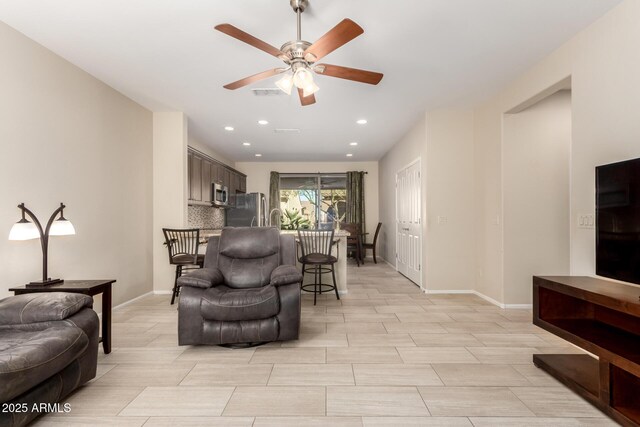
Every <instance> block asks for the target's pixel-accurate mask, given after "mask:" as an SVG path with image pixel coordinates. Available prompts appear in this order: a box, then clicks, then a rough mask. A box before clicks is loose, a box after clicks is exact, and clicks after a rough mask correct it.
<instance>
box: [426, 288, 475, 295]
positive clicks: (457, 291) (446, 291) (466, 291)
mask: <svg viewBox="0 0 640 427" xmlns="http://www.w3.org/2000/svg"><path fill="white" fill-rule="evenodd" d="M424 293H425V294H433V295H442V294H473V293H474V291H472V290H471V289H452V290H449V289H443V290H440V289H424Z"/></svg>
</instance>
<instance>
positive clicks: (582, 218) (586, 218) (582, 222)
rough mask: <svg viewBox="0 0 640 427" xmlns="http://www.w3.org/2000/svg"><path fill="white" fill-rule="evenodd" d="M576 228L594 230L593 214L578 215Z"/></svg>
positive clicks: (594, 217) (594, 219)
mask: <svg viewBox="0 0 640 427" xmlns="http://www.w3.org/2000/svg"><path fill="white" fill-rule="evenodd" d="M578 228H587V229H593V228H596V216H595V214H578Z"/></svg>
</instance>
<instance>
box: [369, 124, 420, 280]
mask: <svg viewBox="0 0 640 427" xmlns="http://www.w3.org/2000/svg"><path fill="white" fill-rule="evenodd" d="M426 131H427V127H426V117H425V116H422V117H421V118H420V120H418V122H417V123H416V124H415V125H414V126H413V127H412V128H411V129H410V130H409V131H408V132H407V133H406V134H405V135H404V137H402V139H400V141H398V142H397V143H396V144H395V145H394V146H393V148H392V149H391V150H389V151H388V152H387V153H386V154H385V155H384V157H382V159H380V162H379V168H380V170H379V180H378V186H379V188H380V200H382V203H380V222H382V229H381V230H380V236H379V237H378V242H379V243H378V245H379V246H378V253H379V254H380V256H382V257H383V258H384V259H385V260H386V261H387V262H388V263H390V264H391V265H393V266H394V267H395V265H396V261H395V259H396V236H395V223H396V205H395V199H396V173H397V172H398V171H399V170H400V169H402V168H405V167H406V166H408V165H409V164H410V163H412V162H413V161H414V160H416V159H421V162H422V163H421V168H422V171H423V172H424V167H425V161H426V152H427V144H426V139H427V134H426ZM422 176H423V177H424V176H425V174H424V173H422ZM425 194H426V186H424V185H423V186H422V200H421V202H422V210H421V212H422V215H421V217H422V219H423V233H422V235H423V236H424V235H425V229H426V221H424V219H425V218H426V214H425V213H426V197H425ZM422 240H423V241H422V243H423V245H422V254H423V257H424V254H426V253H427V251H426V246H425V239H422ZM423 265H425V263H423ZM425 271H426V268H425V269H423V278H422V282H423V283H425V282H426V280H425V277H424V275H425Z"/></svg>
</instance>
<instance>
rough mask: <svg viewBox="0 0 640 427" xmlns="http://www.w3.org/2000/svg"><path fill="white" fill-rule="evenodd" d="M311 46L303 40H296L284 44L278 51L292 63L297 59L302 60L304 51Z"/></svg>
mask: <svg viewBox="0 0 640 427" xmlns="http://www.w3.org/2000/svg"><path fill="white" fill-rule="evenodd" d="M309 46H311V43H309V42H307V41H304V40H296V41H290V42H286V43H285V44H283V45H282V47H281V48H280V50H281V51H282V52H284V53H285V54H286V55H287V56H288V57H289V58H291V60H290V61H289V62H294V61H295V60H297V59H300V60H302V59H304V51H305V50H307V48H308V47H309ZM285 62H286V61H285Z"/></svg>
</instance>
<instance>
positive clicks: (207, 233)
mask: <svg viewBox="0 0 640 427" xmlns="http://www.w3.org/2000/svg"><path fill="white" fill-rule="evenodd" d="M221 232H222V229H211V228H205V229H201V230H200V244H206V243H207V239H209V237H211V236H219V235H220V233H221ZM280 233H282V234H296V235H297V234H298V231H297V230H280ZM347 236H349V232H348V231H346V230H335V233H334V237H347Z"/></svg>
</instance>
